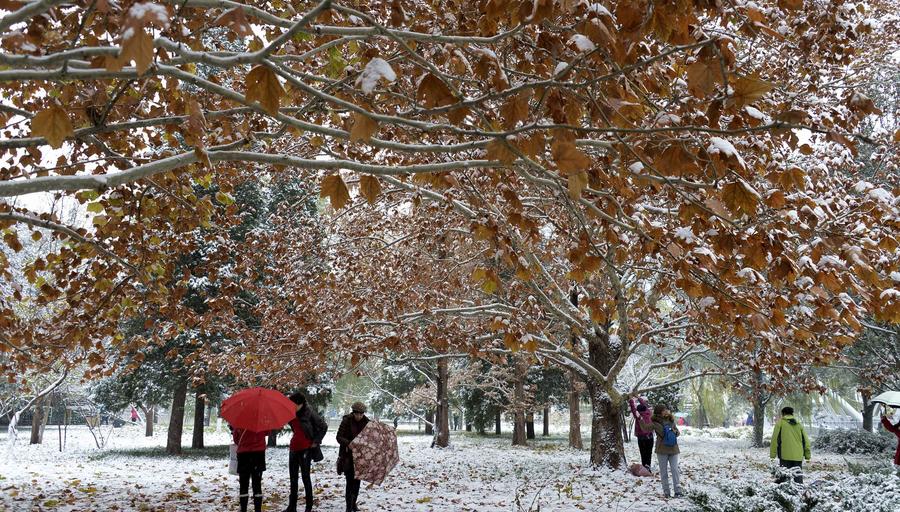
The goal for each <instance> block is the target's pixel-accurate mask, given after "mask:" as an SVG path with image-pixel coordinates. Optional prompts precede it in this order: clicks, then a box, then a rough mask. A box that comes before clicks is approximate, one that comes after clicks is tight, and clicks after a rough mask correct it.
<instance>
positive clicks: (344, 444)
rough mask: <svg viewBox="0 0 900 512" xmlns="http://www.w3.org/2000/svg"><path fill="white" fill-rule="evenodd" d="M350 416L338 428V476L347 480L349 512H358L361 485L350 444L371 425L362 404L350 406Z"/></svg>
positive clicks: (364, 406) (357, 403) (346, 496)
mask: <svg viewBox="0 0 900 512" xmlns="http://www.w3.org/2000/svg"><path fill="white" fill-rule="evenodd" d="M350 411H351V413H350V414H346V415H344V417H343V418H341V426H340V427H338V431H337V435H336V436H335V437H336V438H337V442H338V444H339V445H340V448H339V449H338V462H337V471H338V474H339V475H340V474H343V475H344V477H345V478H346V479H347V492H346V494H345V500H346V502H347V512H356V511H357V510H359V507H357V506H356V500H357V499H359V484H360V481H359V480H357V479H356V475H355V473H354V469H353V451H352V450H351V449H350V442H351V441H353V440H354V439H356V436H358V435H359V433H360V432H362V430H363V428H365V427H366V425H367V424H368V423H369V418H367V417H366V405H365V404H364V403H362V402H356V403H354V404H353V405H352V406H350Z"/></svg>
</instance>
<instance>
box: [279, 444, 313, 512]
mask: <svg viewBox="0 0 900 512" xmlns="http://www.w3.org/2000/svg"><path fill="white" fill-rule="evenodd" d="M310 462H311V459H310V456H309V450H301V451H299V452H291V453H290V455H289V456H288V472H289V474H290V476H291V496H290V498H289V499H288V508H287V511H285V512H294V511H295V510H297V477H298V476H300V475H302V476H303V490H304V491H305V494H306V510H312V506H313V486H312V478H310V477H309V466H310Z"/></svg>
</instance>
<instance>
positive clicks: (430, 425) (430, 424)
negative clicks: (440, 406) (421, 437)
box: [425, 409, 434, 436]
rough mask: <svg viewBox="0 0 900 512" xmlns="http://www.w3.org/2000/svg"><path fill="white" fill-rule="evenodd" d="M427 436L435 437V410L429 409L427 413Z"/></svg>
mask: <svg viewBox="0 0 900 512" xmlns="http://www.w3.org/2000/svg"><path fill="white" fill-rule="evenodd" d="M425 419H426V420H427V421H426V422H425V434H426V435H429V436H433V435H434V409H429V410H428V412H426V413H425Z"/></svg>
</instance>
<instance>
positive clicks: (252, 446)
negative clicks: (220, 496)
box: [231, 428, 266, 512]
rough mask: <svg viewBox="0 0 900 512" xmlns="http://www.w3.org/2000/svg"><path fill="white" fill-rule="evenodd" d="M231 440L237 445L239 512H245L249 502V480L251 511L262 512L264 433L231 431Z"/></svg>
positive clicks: (264, 466)
mask: <svg viewBox="0 0 900 512" xmlns="http://www.w3.org/2000/svg"><path fill="white" fill-rule="evenodd" d="M231 436H232V439H233V440H234V443H235V444H236V445H237V472H238V478H239V481H240V489H241V494H240V502H241V512H247V504H248V503H249V501H250V491H249V487H250V480H253V510H254V511H255V512H262V501H263V493H262V474H263V471H265V470H266V432H251V431H249V430H244V429H242V428H236V429H233V430H232V432H231Z"/></svg>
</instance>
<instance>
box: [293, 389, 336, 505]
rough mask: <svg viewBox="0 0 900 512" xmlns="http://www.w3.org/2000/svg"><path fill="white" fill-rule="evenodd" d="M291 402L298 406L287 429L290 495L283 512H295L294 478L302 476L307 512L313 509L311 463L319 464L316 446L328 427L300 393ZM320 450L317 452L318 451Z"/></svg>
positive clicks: (295, 482)
mask: <svg viewBox="0 0 900 512" xmlns="http://www.w3.org/2000/svg"><path fill="white" fill-rule="evenodd" d="M290 399H291V401H292V402H294V403H295V404H297V414H296V416H295V417H294V419H292V420H291V422H290V423H289V425H290V426H291V430H292V431H293V432H294V435H293V436H292V437H291V447H290V454H289V455H288V474H289V475H290V479H291V495H290V498H289V501H288V506H287V508H286V509H285V510H284V512H297V490H298V486H297V477H298V473H300V474H302V475H303V490H304V491H305V494H306V512H312V509H313V487H312V479H311V478H310V476H309V472H310V463H311V462H312V461H313V460H316V461H319V460H322V451H321V449H320V448H319V445H320V444H321V443H322V438H324V437H325V433H326V432H328V423H325V421H324V420H322V418H321V417H320V416H319V415H318V414H316V411H315V410H314V409H313V408H312V407H310V405H309V404H308V403H307V401H306V395H304V394H303V393H294V394H293V395H291V396H290ZM317 448H319V449H317Z"/></svg>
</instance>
